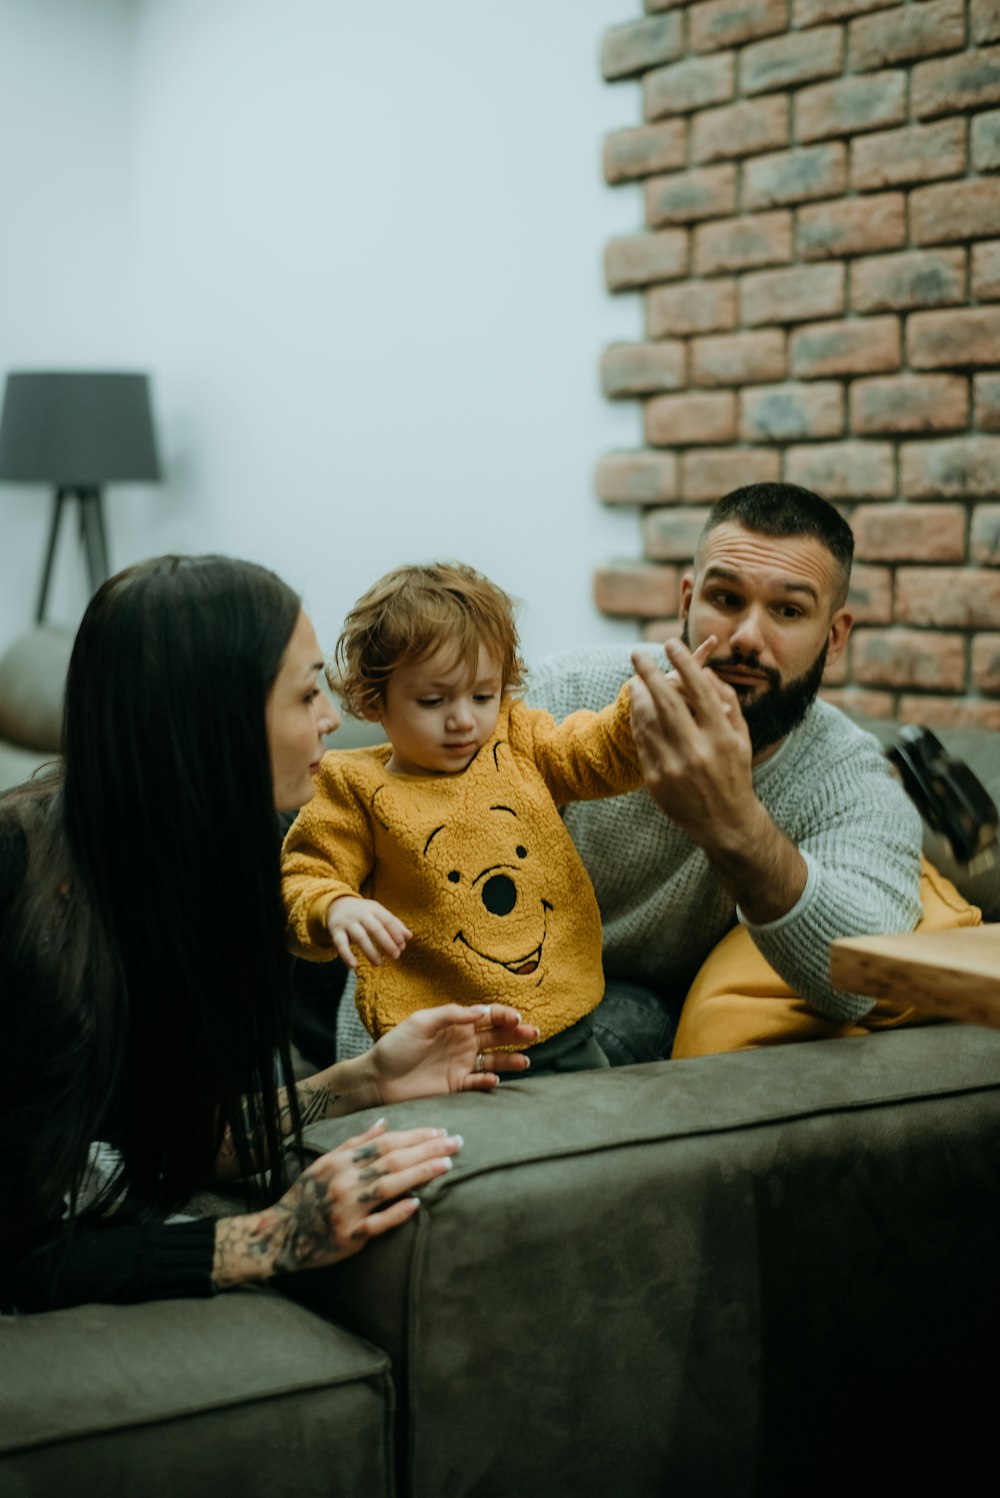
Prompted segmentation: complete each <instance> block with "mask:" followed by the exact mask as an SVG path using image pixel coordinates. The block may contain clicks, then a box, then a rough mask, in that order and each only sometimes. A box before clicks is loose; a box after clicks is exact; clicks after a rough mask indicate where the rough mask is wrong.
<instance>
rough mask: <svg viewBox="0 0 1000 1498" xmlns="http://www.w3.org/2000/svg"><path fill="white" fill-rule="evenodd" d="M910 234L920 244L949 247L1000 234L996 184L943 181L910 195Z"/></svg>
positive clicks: (999, 210)
mask: <svg viewBox="0 0 1000 1498" xmlns="http://www.w3.org/2000/svg"><path fill="white" fill-rule="evenodd" d="M910 234H911V235H912V238H913V240H914V242H915V243H916V244H947V243H949V242H950V241H953V240H956V239H983V238H985V237H986V236H987V235H990V234H1000V191H998V190H997V185H996V183H995V182H990V181H989V180H986V181H983V182H941V183H939V184H938V185H937V186H935V187H921V188H918V189H917V190H916V191H915V192H912V193H911V194H910Z"/></svg>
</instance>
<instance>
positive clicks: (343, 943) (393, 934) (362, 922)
mask: <svg viewBox="0 0 1000 1498" xmlns="http://www.w3.org/2000/svg"><path fill="white" fill-rule="evenodd" d="M326 924H327V929H328V931H329V932H330V935H331V937H332V938H333V946H334V950H335V951H336V953H337V956H338V957H341V958H343V960H344V962H346V963H347V966H348V967H357V965H358V959H357V958H356V957H355V955H354V953H353V952H352V951H351V946H352V944H353V945H354V946H356V947H357V949H358V951H359V952H363V953H364V955H365V956H366V957H367V958H368V961H369V962H370V963H372V964H373V965H374V966H375V967H381V966H382V958H381V957H380V956H379V950H380V949H381V951H383V952H385V953H386V955H387V956H389V957H402V955H403V949H404V947H405V946H406V943H407V942H408V940H409V939H410V937H411V936H412V935H413V932H412V931H408V930H407V928H406V927H405V926H404V925H403V923H402V921H400V920H398V919H397V918H396V916H394V915H393V913H392V911H391V910H386V908H385V906H384V905H380V904H379V903H378V901H377V900H362V899H360V898H359V897H358V896H355V895H341V897H340V899H339V900H334V902H333V904H332V905H331V906H330V909H329V910H328V911H327V913H326Z"/></svg>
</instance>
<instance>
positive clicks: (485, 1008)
mask: <svg viewBox="0 0 1000 1498" xmlns="http://www.w3.org/2000/svg"><path fill="white" fill-rule="evenodd" d="M537 1039H538V1030H537V1029H536V1028H535V1026H534V1025H526V1024H523V1023H522V1022H521V1016H520V1015H519V1014H518V1012H517V1010H516V1009H511V1008H510V1006H509V1005H507V1004H472V1005H467V1004H442V1005H440V1006H439V1007H438V1008H435V1009H418V1010H417V1011H416V1012H415V1013H414V1014H411V1015H409V1016H408V1017H407V1018H406V1019H405V1020H403V1022H402V1024H400V1025H397V1026H396V1027H395V1029H393V1030H390V1031H389V1033H388V1035H383V1037H382V1039H381V1040H380V1041H379V1042H378V1043H377V1045H376V1046H375V1047H374V1048H373V1049H372V1050H371V1051H369V1052H368V1054H367V1057H365V1058H364V1059H365V1060H367V1061H369V1063H370V1065H371V1067H372V1070H373V1081H374V1084H375V1086H376V1088H377V1090H378V1101H379V1102H381V1103H401V1102H404V1101H406V1100H407V1099H408V1098H418V1097H433V1096H435V1095H436V1094H437V1093H441V1092H470V1091H473V1090H478V1091H488V1090H489V1089H490V1088H491V1087H495V1086H496V1085H497V1083H498V1082H499V1080H500V1078H499V1076H498V1073H499V1072H501V1071H506V1072H517V1071H526V1070H527V1068H528V1067H529V1066H530V1064H531V1063H530V1061H529V1060H528V1057H527V1056H523V1055H522V1054H521V1053H520V1051H501V1050H497V1049H496V1048H497V1047H498V1046H510V1045H531V1044H532V1043H533V1042H534V1041H536V1040H537Z"/></svg>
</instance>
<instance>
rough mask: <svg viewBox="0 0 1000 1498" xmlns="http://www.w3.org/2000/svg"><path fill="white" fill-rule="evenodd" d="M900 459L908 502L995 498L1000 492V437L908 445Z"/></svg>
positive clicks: (901, 484)
mask: <svg viewBox="0 0 1000 1498" xmlns="http://www.w3.org/2000/svg"><path fill="white" fill-rule="evenodd" d="M899 457H900V469H899V487H900V490H901V491H902V493H903V495H904V496H905V498H906V499H978V498H980V497H981V498H983V499H992V498H993V496H994V495H995V494H998V493H1000V437H951V438H949V439H947V440H946V441H944V442H904V443H903V444H902V446H901V447H900V451H899Z"/></svg>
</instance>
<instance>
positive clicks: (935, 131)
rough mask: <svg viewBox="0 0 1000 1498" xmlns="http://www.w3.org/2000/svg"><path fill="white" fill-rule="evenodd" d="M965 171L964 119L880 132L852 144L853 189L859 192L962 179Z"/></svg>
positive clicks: (858, 139) (862, 137)
mask: <svg viewBox="0 0 1000 1498" xmlns="http://www.w3.org/2000/svg"><path fill="white" fill-rule="evenodd" d="M964 171H965V121H964V120H962V119H958V120H941V121H940V122H939V123H938V124H936V125H908V126H906V127H904V129H902V130H880V131H878V133H877V134H875V135H860V136H859V137H858V138H857V140H852V141H851V186H852V187H853V188H854V190H855V191H856V192H864V191H865V190H866V189H869V188H873V187H900V186H902V185H903V184H905V183H908V182H933V181H934V179H935V178H936V177H960V176H961V175H962V173H963V172H964Z"/></svg>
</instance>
